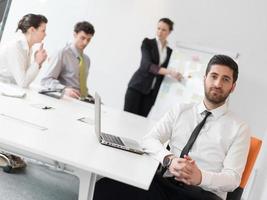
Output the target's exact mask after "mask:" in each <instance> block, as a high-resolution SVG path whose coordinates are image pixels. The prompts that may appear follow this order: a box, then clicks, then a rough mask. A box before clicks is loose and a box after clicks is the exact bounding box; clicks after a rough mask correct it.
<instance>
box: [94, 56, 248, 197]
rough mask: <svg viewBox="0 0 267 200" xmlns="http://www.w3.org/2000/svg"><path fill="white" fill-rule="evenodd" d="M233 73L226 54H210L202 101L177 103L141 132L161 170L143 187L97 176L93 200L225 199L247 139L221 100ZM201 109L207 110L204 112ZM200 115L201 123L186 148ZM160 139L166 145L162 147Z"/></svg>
mask: <svg viewBox="0 0 267 200" xmlns="http://www.w3.org/2000/svg"><path fill="white" fill-rule="evenodd" d="M237 78H238V65H237V64H236V62H235V61H234V60H233V59H232V58H230V57H228V56H225V55H215V56H214V57H212V58H211V60H210V61H209V63H208V66H207V69H206V74H205V76H204V89H205V97H204V99H203V102H201V103H199V104H179V105H177V106H176V107H175V108H173V109H172V110H170V111H169V112H168V113H167V114H166V115H165V116H164V117H163V118H162V119H161V120H160V121H159V123H158V124H157V125H156V126H155V127H154V128H153V129H152V131H151V132H150V133H149V134H148V135H146V136H145V137H144V140H143V146H144V149H145V151H146V152H147V153H149V154H150V155H151V156H152V157H154V158H155V159H157V160H158V161H159V162H161V164H162V165H163V169H165V170H166V171H165V170H164V171H161V173H157V174H156V175H155V177H154V179H153V181H152V183H151V185H150V188H149V190H148V191H145V190H142V189H138V188H135V187H132V186H128V185H126V184H123V183H119V182H117V181H114V180H111V179H107V178H104V179H101V180H99V181H98V182H97V184H96V188H95V195H94V200H98V199H101V200H103V199H119V200H120V199H135V200H152V199H153V200H167V199H168V200H169V199H171V200H199V199H203V200H221V199H226V195H227V192H230V191H233V190H234V189H235V188H237V187H238V186H239V184H240V181H241V176H242V173H243V170H244V167H245V164H246V159H247V155H248V150H249V142H250V130H249V128H248V126H247V125H246V124H245V123H244V122H243V121H242V120H240V119H239V118H238V117H237V116H236V115H235V114H234V113H233V112H231V111H229V110H228V106H227V103H226V100H227V98H228V97H229V95H230V93H232V92H233V91H234V89H235V86H236V80H237ZM206 113H209V115H207V116H206V117H205V115H206ZM203 118H205V119H204V120H203ZM201 121H204V126H202V127H201V128H200V131H198V134H197V136H196V139H195V140H194V142H193V143H192V145H191V146H190V147H189V148H188V145H187V144H188V143H190V140H191V135H193V133H192V132H195V130H194V129H196V128H195V127H197V126H199V124H200V123H201ZM189 138H190V139H189ZM166 142H168V143H169V146H170V150H167V149H166V148H165V146H164V144H165V143H166ZM185 149H187V151H185ZM185 152H186V153H185ZM103 191H105V192H103Z"/></svg>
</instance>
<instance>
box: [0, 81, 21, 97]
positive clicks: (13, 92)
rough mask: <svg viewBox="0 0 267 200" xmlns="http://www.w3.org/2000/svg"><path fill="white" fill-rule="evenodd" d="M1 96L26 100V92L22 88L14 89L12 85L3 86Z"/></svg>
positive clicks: (0, 86) (0, 89)
mask: <svg viewBox="0 0 267 200" xmlns="http://www.w3.org/2000/svg"><path fill="white" fill-rule="evenodd" d="M0 94H1V95H3V96H7V97H16V98H24V97H25V96H26V92H25V91H24V90H23V89H21V88H16V87H12V86H11V85H6V84H1V85H0Z"/></svg>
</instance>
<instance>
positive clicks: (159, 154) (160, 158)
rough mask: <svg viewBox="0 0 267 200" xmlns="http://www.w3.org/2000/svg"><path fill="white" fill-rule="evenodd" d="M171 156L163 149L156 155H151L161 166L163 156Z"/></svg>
mask: <svg viewBox="0 0 267 200" xmlns="http://www.w3.org/2000/svg"><path fill="white" fill-rule="evenodd" d="M170 154H172V153H171V152H170V151H168V150H167V149H165V148H163V149H162V150H161V151H159V152H158V153H156V154H154V155H152V156H153V157H154V158H155V159H156V160H158V161H159V162H160V163H161V164H163V159H164V158H165V156H167V155H170Z"/></svg>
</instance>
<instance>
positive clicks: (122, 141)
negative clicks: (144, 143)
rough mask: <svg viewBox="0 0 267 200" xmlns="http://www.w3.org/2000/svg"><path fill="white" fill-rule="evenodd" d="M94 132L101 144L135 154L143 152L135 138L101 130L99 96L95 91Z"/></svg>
mask: <svg viewBox="0 0 267 200" xmlns="http://www.w3.org/2000/svg"><path fill="white" fill-rule="evenodd" d="M95 132H96V136H97V138H98V140H99V142H100V143H101V144H103V145H107V146H111V147H114V148H118V149H122V150H125V151H130V152H133V153H137V154H143V153H144V151H143V150H142V148H141V146H140V145H139V144H138V143H137V141H135V140H131V139H129V138H123V137H118V136H115V135H110V134H108V133H103V132H101V98H100V96H99V95H98V94H97V93H95Z"/></svg>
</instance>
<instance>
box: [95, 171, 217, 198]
mask: <svg viewBox="0 0 267 200" xmlns="http://www.w3.org/2000/svg"><path fill="white" fill-rule="evenodd" d="M106 199H108V200H221V198H219V197H218V196H217V195H215V194H213V193H211V192H208V191H205V190H203V189H201V188H200V187H196V186H188V185H185V184H182V183H179V182H177V181H175V180H174V179H171V178H170V179H166V178H162V177H161V176H158V175H155V177H154V179H153V181H152V183H151V185H150V188H149V190H148V191H146V190H142V189H139V188H137V187H133V186H130V185H127V184H124V183H121V182H118V181H114V180H111V179H108V178H103V179H100V180H99V181H98V182H97V183H96V186H95V193H94V198H93V200H106Z"/></svg>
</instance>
